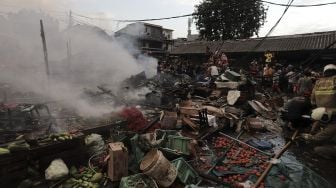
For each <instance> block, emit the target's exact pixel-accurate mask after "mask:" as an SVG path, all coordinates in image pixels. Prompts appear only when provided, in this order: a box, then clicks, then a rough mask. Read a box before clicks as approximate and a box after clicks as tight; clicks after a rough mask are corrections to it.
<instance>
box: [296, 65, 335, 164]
mask: <svg viewBox="0 0 336 188" xmlns="http://www.w3.org/2000/svg"><path fill="white" fill-rule="evenodd" d="M323 76H324V77H323V78H320V79H319V80H318V81H317V82H316V84H315V87H314V89H313V92H312V95H311V103H312V104H313V105H315V106H316V107H317V108H316V109H314V110H313V113H312V118H313V119H314V120H316V123H314V126H313V129H316V127H318V126H324V127H325V128H324V129H323V130H321V131H319V132H317V133H316V134H314V133H315V130H312V131H311V133H310V134H306V133H304V134H301V137H302V138H303V139H304V140H306V141H307V142H310V143H315V144H318V146H316V147H314V151H315V152H316V153H317V154H318V155H320V156H322V157H324V158H327V159H335V157H336V142H335V139H336V65H334V64H330V65H327V66H325V67H324V70H323Z"/></svg>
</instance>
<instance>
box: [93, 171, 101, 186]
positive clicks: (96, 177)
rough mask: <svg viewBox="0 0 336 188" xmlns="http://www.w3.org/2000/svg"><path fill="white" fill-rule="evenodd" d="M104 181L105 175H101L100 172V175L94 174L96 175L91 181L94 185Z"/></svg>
mask: <svg viewBox="0 0 336 188" xmlns="http://www.w3.org/2000/svg"><path fill="white" fill-rule="evenodd" d="M102 179H103V174H102V173H100V172H98V173H96V174H94V175H93V176H92V177H91V179H90V181H91V182H94V183H98V182H100V181H101V180H102Z"/></svg>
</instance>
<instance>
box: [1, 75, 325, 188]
mask: <svg viewBox="0 0 336 188" xmlns="http://www.w3.org/2000/svg"><path fill="white" fill-rule="evenodd" d="M214 83H215V86H211V83H208V84H207V85H204V84H202V85H199V83H197V82H195V81H193V80H192V79H191V78H190V77H188V76H185V75H174V74H168V73H167V74H160V75H157V76H156V77H154V78H152V79H147V78H146V76H145V75H144V73H140V74H138V75H135V76H133V77H131V78H130V79H127V80H126V81H125V82H123V86H122V87H123V88H127V89H126V90H127V92H132V91H135V90H137V89H141V88H147V89H148V93H147V94H144V97H143V98H140V97H139V99H137V100H135V99H127V97H123V96H122V92H120V93H115V94H114V93H113V92H112V90H110V89H109V88H108V87H107V86H99V87H98V89H99V91H98V93H99V94H97V93H95V92H93V93H91V94H90V97H91V98H92V100H96V99H95V98H100V97H101V95H106V96H107V98H113V99H116V98H119V102H120V103H121V104H123V107H122V108H121V109H120V110H119V112H115V113H108V114H102V116H101V117H86V118H83V117H79V116H72V117H71V118H69V119H67V120H68V121H67V122H68V123H69V124H68V126H67V128H66V129H64V130H62V131H52V130H50V129H48V130H45V131H44V135H43V134H38V131H43V130H44V129H43V127H42V126H46V125H42V124H40V123H37V124H39V125H40V126H37V127H35V128H31V129H30V130H29V131H28V130H26V129H25V127H24V126H25V125H23V126H21V125H18V126H17V127H16V128H20V129H21V130H22V131H19V130H18V131H17V132H15V134H13V135H12V136H11V137H7V139H3V140H1V146H0V162H1V161H2V160H3V161H5V162H3V163H4V164H5V163H6V160H7V161H8V162H7V163H6V164H7V165H8V164H10V163H11V161H10V160H14V159H15V157H17V156H16V155H18V154H22V153H25V154H26V155H27V159H28V158H29V159H30V160H31V159H33V160H36V161H38V162H39V163H40V164H41V166H37V167H36V168H37V169H38V171H41V170H46V169H47V170H46V178H45V179H44V178H43V177H39V172H37V176H36V177H37V178H32V177H31V176H30V175H27V174H23V175H22V178H21V179H20V181H16V182H22V184H28V185H29V186H30V187H31V186H32V185H35V184H36V183H39V184H40V185H46V186H47V187H112V186H114V187H121V188H126V187H134V188H139V187H148V188H149V187H243V186H247V187H251V186H252V187H253V186H255V185H256V184H258V187H278V186H279V185H281V184H286V185H291V186H293V187H297V186H299V187H302V186H306V185H307V186H308V185H309V186H308V187H310V188H313V187H318V186H314V185H311V184H312V182H315V181H318V182H320V185H325V186H329V183H328V182H327V181H325V180H324V179H323V178H322V177H320V176H318V175H317V174H316V173H315V172H313V171H311V170H309V169H308V168H307V167H305V166H304V165H303V164H301V163H299V162H298V161H297V160H296V159H292V158H291V157H292V156H291V155H290V154H288V153H285V154H284V155H283V157H281V158H280V156H281V155H282V154H283V152H281V151H282V150H283V149H282V147H285V148H287V147H288V145H285V143H286V141H285V139H284V138H283V134H285V133H286V131H287V127H285V126H284V122H283V121H282V120H281V118H280V116H281V115H282V113H283V112H285V111H286V110H288V109H286V106H285V108H282V107H283V106H284V105H283V103H284V101H285V99H284V98H283V97H281V96H279V95H276V96H272V95H271V96H269V95H268V94H266V93H260V92H259V93H258V92H256V93H255V92H254V90H255V88H254V85H253V84H249V81H248V79H247V78H246V77H245V76H244V75H241V74H238V73H236V72H234V71H231V70H230V71H226V72H224V73H223V75H221V76H219V77H218V78H217V79H216V81H215V82H214ZM251 91H253V92H251ZM86 95H88V90H86ZM104 100H110V99H106V98H105V99H102V98H100V99H99V101H100V102H104ZM97 101H98V99H97ZM22 106H24V108H23V107H22ZM9 109H10V110H11V111H15V110H13V109H16V110H18V109H19V112H20V113H21V115H18V116H20V118H22V114H26V113H28V112H29V113H31V112H37V111H39V110H42V109H44V110H46V111H47V112H48V111H49V109H48V108H47V107H46V108H45V106H43V105H17V106H16V105H14V106H3V107H2V111H1V115H2V116H3V117H4V116H6V118H4V121H2V125H3V126H4V127H8V126H9V123H10V121H11V117H14V116H8V113H7V114H6V110H9ZM47 114H49V115H50V116H48V118H47V119H45V120H46V121H43V122H44V123H49V126H46V127H47V128H49V127H50V124H51V123H55V122H56V121H54V120H53V118H52V115H51V113H47ZM14 115H15V114H14ZM28 117H31V116H28ZM31 120H32V121H30V122H29V121H26V123H28V124H29V125H31V126H33V127H34V126H35V124H32V123H31V122H40V121H41V122H42V118H40V119H36V118H32V119H31ZM22 127H23V129H22ZM1 131H3V130H1ZM6 131H8V130H6ZM35 132H36V133H35ZM1 133H2V134H3V133H5V132H1ZM32 133H34V135H33V136H32ZM18 135H23V136H21V137H17V136H18ZM276 139H279V140H276ZM295 139H296V138H293V139H291V140H290V142H288V143H292V142H293V140H295ZM289 145H290V144H289ZM75 148H76V149H77V150H76V151H75ZM43 149H45V150H46V151H45V152H44V153H43V152H42V150H43ZM51 151H54V152H51ZM279 151H280V152H279ZM38 152H40V153H41V154H45V153H49V155H46V156H43V155H40V153H39V154H37V153H38ZM79 156H80V157H79ZM3 157H7V158H3ZM21 157H23V156H21ZM2 158H3V159H2ZM57 158H59V159H60V160H61V159H62V161H63V164H64V165H65V166H71V168H70V169H69V170H68V171H67V172H66V171H64V173H63V172H62V174H61V175H57V176H55V175H50V172H49V171H50V168H51V167H52V165H51V167H50V168H47V167H48V166H46V164H47V165H49V164H50V162H52V161H53V160H54V159H57ZM275 158H280V160H277V162H276V163H275V162H274V161H275V160H274V159H275ZM18 160H19V159H18ZM25 160H26V158H24V159H21V160H19V161H25ZM286 160H289V161H286ZM271 161H273V162H271ZM291 162H293V163H295V164H296V163H297V164H296V165H297V166H300V167H302V169H303V168H304V169H305V173H306V174H305V173H303V171H302V173H301V174H298V173H296V172H294V170H292V169H290V168H289V167H288V166H290V163H291ZM1 164H2V163H0V165H1ZM52 164H53V163H52ZM27 166H28V165H24V166H22V168H23V169H24V168H27ZM59 167H62V165H60V166H59ZM48 169H49V170H48ZM265 171H269V173H266V172H265ZM47 172H48V173H47ZM58 172H59V173H61V171H58ZM47 174H48V175H47ZM307 176H310V179H309V178H306V177H307ZM291 177H295V178H298V179H305V181H304V182H303V183H302V182H297V181H295V180H293V179H292V178H291ZM12 178H13V179H14V180H15V179H17V177H12ZM14 180H8V182H10V183H12V182H13V181H14ZM10 183H9V184H10ZM4 185H8V184H4ZM16 185H17V184H16ZM29 186H28V187H29ZM291 186H289V187H291Z"/></svg>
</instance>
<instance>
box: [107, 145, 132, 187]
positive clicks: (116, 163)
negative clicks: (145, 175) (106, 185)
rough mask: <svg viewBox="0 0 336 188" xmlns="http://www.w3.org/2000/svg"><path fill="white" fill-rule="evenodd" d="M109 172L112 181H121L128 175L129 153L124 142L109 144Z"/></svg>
mask: <svg viewBox="0 0 336 188" xmlns="http://www.w3.org/2000/svg"><path fill="white" fill-rule="evenodd" d="M109 155H110V159H109V161H108V172H107V176H108V178H109V179H110V180H111V181H120V180H121V178H122V177H124V176H127V175H128V151H127V148H126V147H125V146H124V144H123V143H122V142H115V143H111V144H109Z"/></svg>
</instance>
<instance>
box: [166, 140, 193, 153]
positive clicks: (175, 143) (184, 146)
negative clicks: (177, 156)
mask: <svg viewBox="0 0 336 188" xmlns="http://www.w3.org/2000/svg"><path fill="white" fill-rule="evenodd" d="M190 141H191V138H188V137H183V136H174V135H169V136H168V142H167V144H166V147H167V148H169V149H171V150H175V151H177V152H178V153H182V154H184V155H189V154H190V151H189V143H190Z"/></svg>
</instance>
